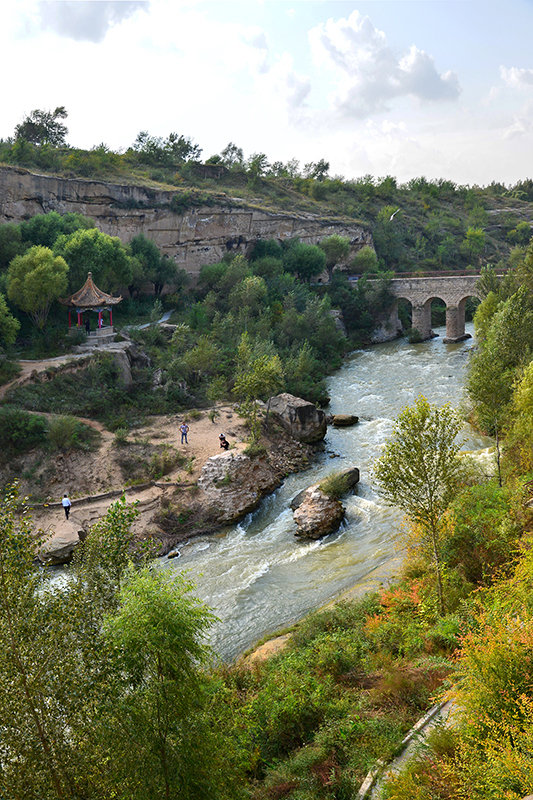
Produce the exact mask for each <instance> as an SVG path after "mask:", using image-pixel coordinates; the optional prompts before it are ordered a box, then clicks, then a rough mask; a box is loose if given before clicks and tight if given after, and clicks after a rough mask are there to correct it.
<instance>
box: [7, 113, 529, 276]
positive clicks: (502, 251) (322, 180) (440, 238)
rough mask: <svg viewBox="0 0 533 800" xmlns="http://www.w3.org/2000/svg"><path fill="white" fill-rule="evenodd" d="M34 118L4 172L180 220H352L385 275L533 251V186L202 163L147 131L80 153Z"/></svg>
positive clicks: (196, 151)
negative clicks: (131, 188) (206, 214)
mask: <svg viewBox="0 0 533 800" xmlns="http://www.w3.org/2000/svg"><path fill="white" fill-rule="evenodd" d="M56 111H62V112H64V115H63V116H61V119H63V118H65V117H66V112H65V110H64V109H56ZM32 114H34V115H35V114H38V115H40V116H38V119H39V124H38V125H36V124H35V120H34V119H33V118H28V119H27V120H25V121H24V123H23V124H21V125H19V126H17V129H16V131H15V135H14V136H13V138H9V139H6V140H1V141H0V162H3V163H6V164H14V165H20V166H24V167H28V168H29V169H36V170H38V171H44V172H49V173H53V174H58V175H63V176H66V177H82V178H93V179H99V180H112V181H119V182H124V183H138V184H142V185H147V186H151V187H154V186H158V187H161V188H166V189H170V190H173V191H174V192H175V194H174V197H173V199H172V203H171V205H172V207H173V209H174V210H175V211H176V212H177V213H179V212H180V211H182V210H184V209H186V208H188V207H191V206H195V205H196V206H202V205H204V206H205V205H210V204H213V203H220V202H223V201H224V198H225V197H226V198H242V199H244V200H246V201H247V202H253V203H257V204H259V205H261V206H263V207H268V208H272V209H278V210H287V209H290V210H291V211H293V212H295V211H296V212H298V211H307V212H309V211H310V212H313V213H316V214H319V215H322V216H331V215H334V216H339V217H343V218H346V219H348V220H352V221H356V222H359V223H362V224H363V225H364V226H368V227H370V228H371V230H372V234H373V237H374V242H375V247H376V252H377V254H378V259H379V263H380V266H381V268H385V269H395V270H400V271H406V270H407V271H412V270H415V269H424V270H428V269H429V270H435V269H464V268H465V267H467V266H468V265H473V266H479V265H480V264H481V263H486V262H487V261H489V262H494V263H496V262H498V261H500V260H501V259H504V260H507V259H508V257H509V251H510V249H511V248H512V247H516V246H518V247H520V246H523V245H525V244H527V242H528V241H529V238H530V236H531V222H532V220H533V213H532V207H531V203H533V181H532V180H530V179H527V180H523V181H519V182H518V183H517V184H515V185H514V186H505V185H503V184H501V183H495V182H493V183H491V184H490V185H489V186H486V187H479V186H459V185H457V184H455V183H454V182H453V181H449V180H444V179H442V180H436V181H431V180H427V179H426V178H424V177H417V178H413V179H412V180H410V181H409V182H408V183H406V184H404V185H400V184H398V182H397V181H396V179H395V178H394V177H392V176H390V175H388V176H386V177H383V178H374V177H372V176H370V175H364V176H360V177H357V178H353V179H352V178H350V179H346V178H343V177H342V176H331V175H330V174H329V163H328V162H327V161H326V160H324V159H320V160H319V161H317V162H310V163H308V164H303V165H302V164H300V163H299V162H298V161H297V160H296V159H292V160H290V161H288V162H287V163H282V162H279V161H278V162H273V163H270V162H269V159H268V156H267V155H266V154H265V153H252V154H251V155H250V156H248V157H245V156H244V153H243V151H242V149H241V148H240V147H238V146H237V145H236V144H234V143H233V142H230V143H229V144H228V145H227V146H226V147H225V148H224V149H223V150H222V151H221V153H218V154H214V155H211V156H209V157H208V158H207V159H206V160H205V162H202V161H201V155H202V149H201V147H200V146H199V145H198V144H196V143H195V142H193V141H192V140H191V139H190V138H189V137H187V136H184V135H181V134H177V133H171V134H169V136H167V137H166V138H163V137H157V136H152V135H150V134H149V133H147V132H146V131H142V132H141V133H140V134H139V135H138V137H137V139H136V140H135V142H134V143H133V144H132V145H131V146H129V147H128V148H127V149H125V150H123V151H120V152H113V151H111V150H110V149H109V148H107V147H106V146H105V145H104V144H99V145H97V146H95V147H93V148H92V149H90V150H81V149H78V148H74V147H69V146H68V145H67V144H66V133H67V129H66V127H65V125H63V124H62V123H59V122H58V119H59V118H55V117H54V115H53V114H52V113H51V112H48V113H47V114H46V113H44V115H43V112H32ZM43 120H44V122H43ZM392 215H394V217H393V216H392ZM391 217H392V219H391ZM389 223H393V224H389Z"/></svg>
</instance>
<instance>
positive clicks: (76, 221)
mask: <svg viewBox="0 0 533 800" xmlns="http://www.w3.org/2000/svg"><path fill="white" fill-rule="evenodd" d="M87 228H94V220H92V219H89V217H84V216H83V214H75V213H69V214H58V213H57V211H50V212H49V213H48V214H36V215H35V216H34V217H32V218H31V219H28V220H24V221H23V222H21V223H20V232H21V236H22V240H23V241H24V242H28V243H29V244H40V245H43V247H49V248H50V249H52V248H53V246H54V244H55V242H56V239H57V238H58V236H61V235H62V234H64V235H65V236H69V235H70V234H71V233H74V231H77V230H85V229H87Z"/></svg>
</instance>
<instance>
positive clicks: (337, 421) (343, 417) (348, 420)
mask: <svg viewBox="0 0 533 800" xmlns="http://www.w3.org/2000/svg"><path fill="white" fill-rule="evenodd" d="M358 422H359V417H356V416H355V414H333V415H332V417H331V424H332V425H333V426H334V427H335V428H348V427H349V426H350V425H355V424H356V423H358Z"/></svg>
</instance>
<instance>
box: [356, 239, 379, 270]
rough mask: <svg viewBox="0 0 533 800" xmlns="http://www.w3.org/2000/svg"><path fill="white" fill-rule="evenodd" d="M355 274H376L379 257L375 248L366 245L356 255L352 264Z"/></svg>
mask: <svg viewBox="0 0 533 800" xmlns="http://www.w3.org/2000/svg"><path fill="white" fill-rule="evenodd" d="M351 266H352V268H353V269H354V270H355V272H376V270H377V267H378V257H377V255H376V251H375V250H374V248H373V247H370V246H369V245H367V244H365V245H363V247H361V249H360V250H358V251H357V253H356V254H355V255H354V257H353V259H352V263H351Z"/></svg>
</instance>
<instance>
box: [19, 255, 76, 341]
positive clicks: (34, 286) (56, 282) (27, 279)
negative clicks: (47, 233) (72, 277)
mask: <svg viewBox="0 0 533 800" xmlns="http://www.w3.org/2000/svg"><path fill="white" fill-rule="evenodd" d="M68 271H69V270H68V266H67V263H66V262H65V259H64V258H61V257H60V256H54V254H53V253H52V251H51V250H49V249H48V247H39V246H36V247H31V248H30V249H29V250H28V251H27V253H25V254H24V255H22V256H17V257H16V258H14V259H13V261H12V262H11V264H10V265H9V269H8V273H7V293H8V297H9V299H10V300H12V301H13V302H14V303H15V304H16V305H17V306H18V307H19V308H21V309H22V310H23V311H25V312H26V313H27V314H28V315H29V316H30V318H31V320H32V321H33V323H34V324H35V325H36V326H37V327H38V328H39V329H41V330H42V328H43V327H44V325H45V322H46V320H47V317H48V312H49V311H50V306H51V305H52V303H53V301H54V300H57V298H58V297H59V296H60V295H61V294H63V292H65V290H66V288H67V276H68Z"/></svg>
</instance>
